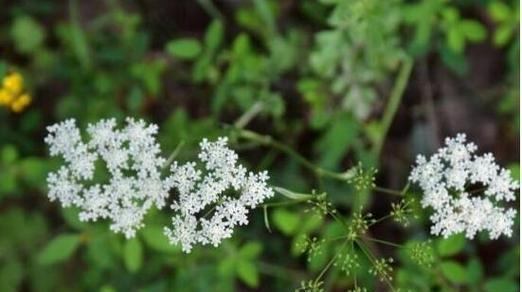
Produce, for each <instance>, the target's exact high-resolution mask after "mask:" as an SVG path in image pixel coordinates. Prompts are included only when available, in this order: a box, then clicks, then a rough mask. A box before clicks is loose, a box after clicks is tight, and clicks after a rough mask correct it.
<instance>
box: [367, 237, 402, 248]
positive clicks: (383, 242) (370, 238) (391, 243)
mask: <svg viewBox="0 0 522 292" xmlns="http://www.w3.org/2000/svg"><path fill="white" fill-rule="evenodd" d="M365 239H366V240H369V241H374V242H377V243H381V244H385V245H389V246H394V247H399V248H402V247H403V246H402V245H400V244H397V243H393V242H390V241H386V240H380V239H377V238H373V237H365Z"/></svg>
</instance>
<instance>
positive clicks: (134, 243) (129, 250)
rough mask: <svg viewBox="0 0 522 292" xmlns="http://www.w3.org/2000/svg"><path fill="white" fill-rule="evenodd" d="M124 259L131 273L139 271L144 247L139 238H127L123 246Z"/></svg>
mask: <svg viewBox="0 0 522 292" xmlns="http://www.w3.org/2000/svg"><path fill="white" fill-rule="evenodd" d="M123 261H124V263H125V267H126V268H127V270H128V271H129V272H131V273H134V272H137V271H138V270H139V269H140V268H141V265H142V263H143V248H142V246H141V242H140V241H139V239H138V238H136V237H134V238H132V239H129V240H127V242H126V243H125V246H124V248H123Z"/></svg>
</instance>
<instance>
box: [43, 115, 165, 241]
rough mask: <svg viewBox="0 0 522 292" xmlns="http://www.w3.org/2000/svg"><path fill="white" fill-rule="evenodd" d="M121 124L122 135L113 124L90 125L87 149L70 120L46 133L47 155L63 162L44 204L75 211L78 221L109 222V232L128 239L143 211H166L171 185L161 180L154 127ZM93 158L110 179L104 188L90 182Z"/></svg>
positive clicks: (131, 121)
mask: <svg viewBox="0 0 522 292" xmlns="http://www.w3.org/2000/svg"><path fill="white" fill-rule="evenodd" d="M126 122H127V125H126V126H125V127H124V128H123V129H121V130H119V129H116V120H115V119H107V120H101V121H99V122H97V123H95V124H89V125H88V126H87V133H88V137H89V140H88V141H87V143H84V142H83V141H82V138H81V135H80V130H79V129H78V128H77V127H76V123H75V121H74V120H73V119H70V120H66V121H64V122H61V123H57V124H55V125H52V126H50V127H48V128H47V129H48V132H49V134H48V135H47V137H46V138H45V142H46V143H47V144H48V145H49V149H50V154H51V155H52V156H62V157H63V159H64V160H65V165H64V166H62V167H61V168H60V170H59V171H58V172H56V173H54V172H51V173H50V174H49V175H48V178H47V182H48V186H49V198H50V199H51V200H59V201H60V203H61V204H62V205H63V206H64V207H68V206H71V205H73V206H76V207H79V208H80V214H79V216H80V219H81V220H82V221H96V220H98V219H100V218H102V219H103V218H109V219H110V220H111V221H112V224H111V226H110V228H111V230H113V231H115V232H118V233H123V234H125V236H126V237H133V236H134V235H135V232H136V230H137V229H139V228H140V227H141V226H143V224H142V220H143V216H144V215H145V213H146V212H147V211H148V209H149V208H151V207H152V206H153V205H155V206H156V207H158V208H162V207H163V206H164V205H165V202H166V199H167V196H168V193H169V190H170V188H171V185H169V184H168V182H166V181H164V180H163V179H162V178H161V174H160V170H161V166H162V165H163V164H164V163H165V159H164V158H162V157H161V156H160V147H159V145H158V143H157V142H156V137H155V135H156V133H157V129H158V127H157V126H156V125H146V124H145V122H144V121H142V120H138V121H136V120H134V119H132V118H127V119H126ZM98 158H101V160H103V161H104V162H105V164H106V167H107V170H108V172H109V175H110V178H109V180H108V182H106V183H104V184H100V183H99V182H97V181H96V182H95V181H94V179H93V176H94V169H95V162H96V160H97V159H98Z"/></svg>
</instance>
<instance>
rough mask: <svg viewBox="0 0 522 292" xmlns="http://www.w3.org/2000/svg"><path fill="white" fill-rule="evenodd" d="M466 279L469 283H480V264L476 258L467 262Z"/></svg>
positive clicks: (482, 272) (481, 271) (481, 272)
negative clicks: (467, 278)
mask: <svg viewBox="0 0 522 292" xmlns="http://www.w3.org/2000/svg"><path fill="white" fill-rule="evenodd" d="M467 269H468V277H469V282H470V283H480V281H481V280H482V277H483V275H484V269H483V268H482V264H481V263H480V261H479V260H478V259H477V258H473V259H471V260H470V261H469V262H468V267H467Z"/></svg>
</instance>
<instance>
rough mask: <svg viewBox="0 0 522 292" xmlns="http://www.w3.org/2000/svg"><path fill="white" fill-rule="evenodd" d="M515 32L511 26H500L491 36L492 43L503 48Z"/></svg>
mask: <svg viewBox="0 0 522 292" xmlns="http://www.w3.org/2000/svg"><path fill="white" fill-rule="evenodd" d="M514 32H515V27H513V26H511V25H501V26H499V27H498V28H497V29H496V30H495V34H494V35H493V43H494V44H495V45H496V46H499V47H502V46H505V45H506V44H507V43H508V42H509V40H510V39H511V37H512V36H513V33H514Z"/></svg>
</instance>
